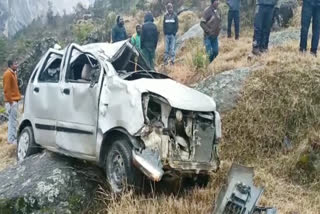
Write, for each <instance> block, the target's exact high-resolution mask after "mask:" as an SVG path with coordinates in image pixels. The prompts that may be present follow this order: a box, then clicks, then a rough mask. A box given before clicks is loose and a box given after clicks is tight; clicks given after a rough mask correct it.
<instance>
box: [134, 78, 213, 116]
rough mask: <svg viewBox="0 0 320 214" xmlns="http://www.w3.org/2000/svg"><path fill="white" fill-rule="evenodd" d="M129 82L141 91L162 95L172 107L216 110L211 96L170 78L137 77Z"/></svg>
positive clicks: (203, 110)
mask: <svg viewBox="0 0 320 214" xmlns="http://www.w3.org/2000/svg"><path fill="white" fill-rule="evenodd" d="M131 83H134V84H136V87H137V88H139V89H141V90H142V91H143V92H152V93H154V94H157V95H160V96H162V97H163V98H165V99H166V100H167V101H168V102H169V103H170V105H171V106H172V107H174V108H178V109H181V110H188V111H201V112H212V111H215V110H216V103H215V102H214V100H213V99H212V98H211V97H209V96H207V95H205V94H203V93H201V92H199V91H197V90H195V89H192V88H189V87H187V86H185V85H182V84H180V83H178V82H176V81H173V80H172V79H139V80H135V81H132V82H131Z"/></svg>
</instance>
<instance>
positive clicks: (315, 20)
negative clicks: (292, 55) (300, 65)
mask: <svg viewBox="0 0 320 214" xmlns="http://www.w3.org/2000/svg"><path fill="white" fill-rule="evenodd" d="M311 19H312V40H311V53H312V54H313V55H315V56H317V50H318V45H319V34H320V0H303V5H302V13H301V35H300V51H301V52H305V51H306V50H307V43H308V32H309V27H310V23H311Z"/></svg>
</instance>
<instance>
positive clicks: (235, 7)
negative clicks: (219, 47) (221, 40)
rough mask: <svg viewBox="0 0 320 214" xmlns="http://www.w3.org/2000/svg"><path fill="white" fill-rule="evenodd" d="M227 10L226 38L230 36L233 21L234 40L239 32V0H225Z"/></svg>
mask: <svg viewBox="0 0 320 214" xmlns="http://www.w3.org/2000/svg"><path fill="white" fill-rule="evenodd" d="M227 4H228V6H229V12H228V38H231V26H232V21H234V32H235V37H236V40H238V39H239V32H240V0H227Z"/></svg>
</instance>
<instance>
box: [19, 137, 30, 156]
mask: <svg viewBox="0 0 320 214" xmlns="http://www.w3.org/2000/svg"><path fill="white" fill-rule="evenodd" d="M29 143H30V137H29V134H28V133H27V132H24V133H22V135H21V136H20V138H19V142H18V159H19V160H23V159H24V158H25V157H26V155H27V150H28V147H29Z"/></svg>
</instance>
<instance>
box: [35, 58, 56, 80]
mask: <svg viewBox="0 0 320 214" xmlns="http://www.w3.org/2000/svg"><path fill="white" fill-rule="evenodd" d="M60 66H61V58H56V57H53V56H52V57H50V58H49V59H48V61H47V65H46V66H45V67H44V68H43V70H42V71H41V73H40V74H39V82H50V83H58V82H59V78H60Z"/></svg>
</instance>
